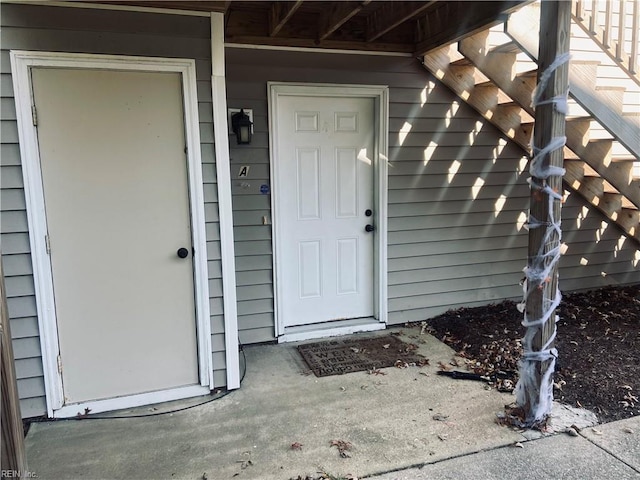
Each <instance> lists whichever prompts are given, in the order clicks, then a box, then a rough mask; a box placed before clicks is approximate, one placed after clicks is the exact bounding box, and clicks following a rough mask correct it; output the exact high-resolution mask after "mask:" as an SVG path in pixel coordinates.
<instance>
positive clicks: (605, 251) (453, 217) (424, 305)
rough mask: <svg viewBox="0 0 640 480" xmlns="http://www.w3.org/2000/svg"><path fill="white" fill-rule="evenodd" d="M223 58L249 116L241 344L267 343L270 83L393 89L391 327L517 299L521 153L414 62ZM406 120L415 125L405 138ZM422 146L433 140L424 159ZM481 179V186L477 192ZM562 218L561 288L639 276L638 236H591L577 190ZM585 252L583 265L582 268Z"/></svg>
mask: <svg viewBox="0 0 640 480" xmlns="http://www.w3.org/2000/svg"><path fill="white" fill-rule="evenodd" d="M226 59H227V80H228V81H227V98H228V105H229V107H245V108H252V109H253V114H254V123H255V125H254V130H255V137H254V141H253V142H252V144H251V145H250V146H236V145H235V140H234V139H233V138H231V142H230V144H231V173H232V189H233V208H234V225H235V235H236V238H235V241H236V270H237V272H236V279H237V283H238V313H239V317H238V323H239V330H240V339H241V341H242V342H243V343H251V342H263V341H269V340H273V339H274V309H273V301H274V299H273V272H272V261H273V259H272V252H273V249H272V245H271V241H270V240H271V225H262V217H263V216H267V218H268V219H269V220H271V215H270V213H271V212H270V198H269V195H261V194H260V191H259V187H260V185H261V184H263V183H264V184H269V150H268V148H269V147H268V138H267V137H268V125H267V118H268V117H267V113H268V112H267V82H268V81H288V82H314V83H346V84H349V83H351V84H369V85H372V84H377V85H387V86H389V94H390V95H389V97H390V105H389V116H390V118H389V129H390V132H389V162H390V163H389V177H388V182H389V190H388V217H389V222H388V225H389V231H388V245H389V246H388V272H389V273H388V284H389V287H388V288H389V290H388V292H389V323H390V324H399V323H403V322H407V321H418V320H424V319H426V318H429V317H432V316H434V315H437V314H439V313H442V312H444V311H446V310H448V309H451V308H458V307H462V306H476V305H485V304H487V303H491V302H497V301H501V300H503V299H505V298H511V299H518V298H520V297H521V295H522V289H521V286H520V285H519V282H520V280H521V279H522V277H523V273H522V268H523V267H524V266H525V265H526V261H527V243H528V233H527V231H526V229H525V228H523V227H522V218H523V215H525V214H526V212H527V211H528V206H529V188H528V184H527V183H526V179H527V177H528V174H527V172H526V168H527V165H526V159H525V158H524V157H523V152H522V150H521V149H520V148H519V147H517V146H515V145H513V144H511V143H508V142H507V141H506V139H505V138H504V137H502V136H501V135H500V133H499V132H498V131H497V130H495V129H494V128H493V127H492V126H491V125H489V124H487V123H484V122H483V120H482V118H481V117H480V116H479V115H477V114H476V113H475V112H474V111H473V110H472V109H471V108H469V107H467V106H466V105H465V104H464V102H463V101H462V100H461V99H459V98H457V97H456V96H455V95H454V94H452V93H451V92H450V91H449V90H448V89H447V88H446V87H444V86H443V85H441V84H440V83H439V82H438V81H437V80H436V79H434V78H433V77H432V76H431V75H429V74H428V73H427V72H426V70H424V69H423V68H422V67H421V66H420V65H419V63H418V61H417V60H415V59H411V58H405V57H381V56H366V55H339V54H328V53H304V52H282V51H280V52H276V51H265V50H248V49H238V48H227V49H226ZM405 122H407V123H409V124H411V130H410V132H409V134H408V135H407V136H406V137H405V138H404V140H403V141H402V143H401V142H400V136H399V132H400V129H401V128H402V127H403V125H405ZM429 145H434V146H435V148H434V149H433V152H432V154H431V155H430V157H429V161H427V162H426V163H425V150H428V148H427V147H429ZM455 162H459V166H458V168H457V171H456V172H455V175H454V174H453V173H454V172H453V170H452V167H455V166H456V165H457V164H456V163H455ZM241 165H250V166H251V170H250V174H249V177H248V178H247V179H246V180H243V181H244V182H246V183H248V184H249V185H244V187H243V186H242V185H241V183H242V182H241V181H240V180H239V179H238V178H237V171H238V170H239V167H240V166H241ZM454 169H455V168H454ZM479 178H480V179H482V181H483V182H484V183H483V185H482V187H481V188H479V189H478V191H477V195H476V197H475V198H474V192H473V186H474V184H475V182H476V181H477V179H479ZM502 197H504V204H503V205H502V206H501V208H500V209H498V208H497V206H496V205H497V203H496V202H497V201H498V200H499V199H501V198H502ZM583 208H585V209H586V210H585V211H588V213H587V215H586V219H585V221H583V222H582V224H581V227H580V228H579V229H578V228H577V227H576V222H575V219H576V218H577V216H578V214H579V212H582V209H583ZM563 218H564V220H563V228H565V234H564V241H566V242H567V243H569V250H568V252H567V255H565V257H563V258H562V261H561V271H560V276H561V288H562V289H564V290H567V291H569V290H576V289H588V288H595V287H599V286H603V285H610V284H626V283H634V282H638V281H640V276H639V274H638V268H639V267H640V263H639V262H640V252H639V251H638V245H637V243H634V242H633V241H631V240H629V239H627V240H626V241H624V242H622V241H621V240H620V235H621V234H620V232H619V230H618V229H617V228H616V227H615V226H611V227H609V228H607V229H606V230H605V231H604V232H603V234H602V235H601V240H600V241H599V242H596V241H595V240H596V235H597V230H598V229H600V228H601V222H606V219H605V218H604V217H603V216H602V215H600V214H599V213H598V212H597V211H594V210H593V209H588V208H587V207H586V206H585V203H584V202H583V201H582V199H581V198H580V197H578V195H577V194H573V195H570V196H569V198H568V200H567V204H566V206H565V210H564V217H563ZM519 221H520V224H519ZM618 243H620V246H619V247H617V248H616V245H618ZM585 255H588V258H589V259H590V260H589V264H588V265H587V266H582V265H580V261H581V259H582V258H583V256H585ZM602 271H604V272H606V273H607V275H606V276H603V275H602V274H601V272H602Z"/></svg>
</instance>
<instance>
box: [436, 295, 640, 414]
mask: <svg viewBox="0 0 640 480" xmlns="http://www.w3.org/2000/svg"><path fill="white" fill-rule="evenodd" d="M558 313H559V316H560V321H559V322H558V334H557V337H556V348H557V349H558V352H559V358H558V363H557V366H556V372H555V376H554V384H555V388H554V397H555V399H556V400H559V401H561V402H564V403H566V404H569V405H573V406H578V407H584V408H587V409H589V410H592V411H593V412H595V413H596V414H597V415H598V417H599V419H600V420H601V421H603V422H609V421H613V420H620V419H623V418H629V417H632V416H635V415H640V401H639V400H638V398H639V397H640V284H638V285H632V286H625V287H607V288H602V289H598V290H593V291H589V292H580V293H569V294H564V295H563V299H562V303H561V305H560V309H559V312H558ZM521 321H522V314H521V313H520V312H518V310H517V309H516V303H515V302H511V301H504V302H501V303H498V304H493V305H488V306H483V307H476V308H460V309H456V310H450V311H448V312H446V313H444V314H442V315H439V316H437V317H434V318H431V319H429V320H427V324H428V330H429V332H430V333H431V334H433V335H434V336H436V337H437V338H439V339H440V340H442V341H444V342H445V343H446V344H448V345H449V346H451V347H452V348H453V349H455V350H456V351H457V352H458V353H457V355H458V358H459V360H457V361H454V362H453V363H459V364H463V368H464V367H465V366H466V369H467V370H470V371H473V372H475V373H479V374H481V375H487V376H489V377H492V378H493V379H494V381H493V382H492V383H493V384H494V385H495V386H496V387H497V388H498V389H500V390H504V391H511V390H512V389H513V387H514V386H515V382H516V381H517V371H518V359H519V358H520V355H521V353H522V347H521V345H520V339H521V338H522V336H523V335H524V331H525V328H524V327H522V326H521V325H520V322H521ZM452 368H455V367H452ZM496 374H498V375H496Z"/></svg>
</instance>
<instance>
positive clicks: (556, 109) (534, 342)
mask: <svg viewBox="0 0 640 480" xmlns="http://www.w3.org/2000/svg"><path fill="white" fill-rule="evenodd" d="M570 9H571V2H565V1H552V0H544V1H543V2H542V4H541V8H540V47H539V55H538V65H539V72H542V73H541V74H539V77H538V87H537V88H536V91H535V92H534V96H533V105H534V107H535V108H536V112H535V128H534V142H533V153H534V157H533V159H532V160H531V163H530V167H529V171H530V174H531V178H530V179H529V183H530V186H531V197H530V211H529V221H528V228H529V248H528V261H527V266H526V268H525V269H524V272H525V281H524V288H523V290H524V295H523V300H522V303H521V304H520V305H519V306H518V308H519V310H520V311H521V312H523V313H524V321H523V322H522V324H523V325H524V326H525V327H527V330H526V333H525V336H524V339H523V342H522V346H523V356H522V359H521V361H520V379H519V381H518V384H517V386H516V404H517V406H518V409H519V410H520V411H521V416H522V418H521V419H520V420H521V425H522V426H524V427H535V426H540V425H542V424H544V422H546V419H547V418H548V416H549V414H550V413H551V408H552V405H553V371H554V367H555V361H556V358H557V355H558V352H557V350H556V349H555V348H554V339H555V336H556V322H557V316H556V308H557V307H558V305H559V304H560V298H561V295H560V290H559V288H558V268H557V267H558V261H559V259H560V255H561V244H560V242H561V237H562V229H561V227H560V211H561V203H562V192H563V189H562V175H564V169H563V168H562V165H563V147H564V144H565V141H566V138H565V136H564V133H565V114H566V111H567V95H568V91H569V90H568V61H569V30H570V25H571V24H570V22H571V11H570Z"/></svg>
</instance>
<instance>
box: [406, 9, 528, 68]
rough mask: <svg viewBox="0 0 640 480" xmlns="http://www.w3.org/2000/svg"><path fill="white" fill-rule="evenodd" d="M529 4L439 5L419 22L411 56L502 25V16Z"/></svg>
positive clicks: (421, 54)
mask: <svg viewBox="0 0 640 480" xmlns="http://www.w3.org/2000/svg"><path fill="white" fill-rule="evenodd" d="M529 2H530V0H526V1H503V2H478V1H473V2H466V1H450V2H441V3H442V5H441V6H440V8H437V9H433V10H429V13H428V14H427V15H426V16H425V18H424V19H422V20H421V24H422V26H421V28H420V37H421V39H420V41H419V42H418V43H417V44H416V49H415V52H414V53H415V56H416V57H422V56H424V55H426V54H427V53H429V52H430V51H432V50H435V49H437V48H439V47H441V46H443V45H447V44H449V43H454V42H457V41H458V40H461V39H462V38H464V37H466V36H467V35H471V34H474V33H478V32H480V31H481V30H485V29H486V28H489V27H492V26H494V25H497V24H499V23H502V22H504V20H505V17H504V15H505V14H508V13H509V12H511V11H513V10H515V9H517V8H520V7H521V6H522V5H523V4H526V3H529Z"/></svg>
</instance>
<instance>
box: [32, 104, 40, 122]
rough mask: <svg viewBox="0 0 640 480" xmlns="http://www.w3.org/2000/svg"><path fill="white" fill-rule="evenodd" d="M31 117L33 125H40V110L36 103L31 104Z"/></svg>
mask: <svg viewBox="0 0 640 480" xmlns="http://www.w3.org/2000/svg"><path fill="white" fill-rule="evenodd" d="M31 119H32V120H33V126H34V127H37V126H38V110H37V109H36V106H35V105H31Z"/></svg>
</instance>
